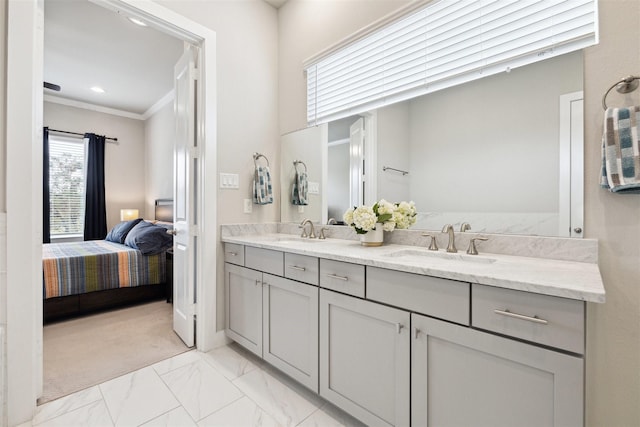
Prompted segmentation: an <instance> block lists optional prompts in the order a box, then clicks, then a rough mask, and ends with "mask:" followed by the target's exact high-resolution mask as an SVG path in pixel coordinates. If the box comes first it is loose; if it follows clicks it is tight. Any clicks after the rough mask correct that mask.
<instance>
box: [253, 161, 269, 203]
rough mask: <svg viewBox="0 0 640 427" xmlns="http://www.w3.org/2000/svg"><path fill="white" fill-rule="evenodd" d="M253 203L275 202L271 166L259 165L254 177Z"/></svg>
mask: <svg viewBox="0 0 640 427" xmlns="http://www.w3.org/2000/svg"><path fill="white" fill-rule="evenodd" d="M253 203H255V204H256V205H268V204H269V203H273V189H272V187H271V172H270V171H269V166H257V167H256V170H255V174H254V177H253Z"/></svg>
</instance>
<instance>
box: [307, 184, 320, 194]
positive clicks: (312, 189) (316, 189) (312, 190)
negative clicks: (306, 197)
mask: <svg viewBox="0 0 640 427" xmlns="http://www.w3.org/2000/svg"><path fill="white" fill-rule="evenodd" d="M309 194H320V183H319V182H313V181H309Z"/></svg>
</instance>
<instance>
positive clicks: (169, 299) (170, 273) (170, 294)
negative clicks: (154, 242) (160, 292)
mask: <svg viewBox="0 0 640 427" xmlns="http://www.w3.org/2000/svg"><path fill="white" fill-rule="evenodd" d="M165 254H166V257H167V270H166V279H165V283H166V290H167V302H173V249H169V250H167V252H165Z"/></svg>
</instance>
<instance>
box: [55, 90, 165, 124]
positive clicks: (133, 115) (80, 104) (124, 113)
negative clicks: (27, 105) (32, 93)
mask: <svg viewBox="0 0 640 427" xmlns="http://www.w3.org/2000/svg"><path fill="white" fill-rule="evenodd" d="M44 101H45V102H51V103H54V104H61V105H66V106H69V107H75V108H81V109H83V110H91V111H96V112H98V113H105V114H111V115H113V116H120V117H126V118H128V119H134V120H146V118H145V117H144V115H142V114H138V113H132V112H130V111H124V110H118V109H115V108H109V107H103V106H100V105H95V104H90V103H88V102H81V101H74V100H72V99H67V98H62V97H59V96H54V95H44ZM152 108H153V107H152Z"/></svg>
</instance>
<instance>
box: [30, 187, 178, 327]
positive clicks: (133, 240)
mask: <svg viewBox="0 0 640 427" xmlns="http://www.w3.org/2000/svg"><path fill="white" fill-rule="evenodd" d="M172 215H173V205H172V201H171V200H168V199H162V200H157V201H156V215H155V217H156V220H153V221H147V220H142V219H136V220H134V221H123V222H121V223H120V224H118V225H116V226H115V227H114V228H113V229H112V230H110V231H109V234H108V235H107V237H106V238H105V240H93V241H86V242H68V243H51V244H44V245H43V257H42V266H43V298H44V302H43V319H44V321H45V322H50V321H53V320H59V319H62V318H66V317H71V316H77V315H82V314H87V313H91V312H95V311H99V310H104V309H108V308H115V307H120V306H125V305H130V304H135V303H140V302H144V301H151V300H157V299H162V298H166V290H167V289H168V288H169V286H167V280H172V279H171V278H170V277H168V275H167V262H166V253H165V252H166V250H168V249H170V248H171V245H172V237H171V236H170V235H168V234H167V233H166V230H167V229H168V228H171V227H172V225H171V222H172Z"/></svg>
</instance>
